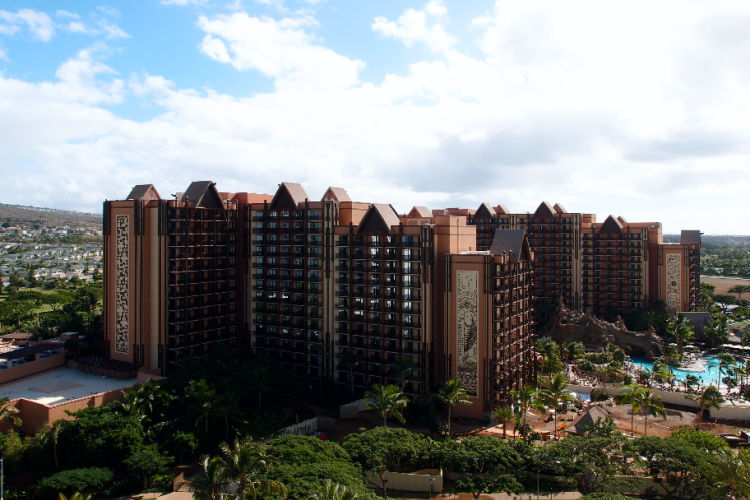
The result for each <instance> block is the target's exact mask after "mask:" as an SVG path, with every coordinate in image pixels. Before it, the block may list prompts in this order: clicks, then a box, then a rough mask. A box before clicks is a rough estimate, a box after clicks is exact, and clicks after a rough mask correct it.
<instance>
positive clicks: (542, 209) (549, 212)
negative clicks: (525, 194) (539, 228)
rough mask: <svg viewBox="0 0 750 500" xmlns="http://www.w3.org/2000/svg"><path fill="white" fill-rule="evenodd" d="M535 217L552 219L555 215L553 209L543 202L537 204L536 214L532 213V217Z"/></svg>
mask: <svg viewBox="0 0 750 500" xmlns="http://www.w3.org/2000/svg"><path fill="white" fill-rule="evenodd" d="M537 215H540V216H547V217H553V216H554V215H555V209H554V208H552V205H550V204H549V203H547V202H546V201H543V202H541V203H540V204H539V207H537V209H536V212H534V217H536V216H537Z"/></svg>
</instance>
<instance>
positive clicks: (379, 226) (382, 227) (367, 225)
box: [359, 203, 401, 234]
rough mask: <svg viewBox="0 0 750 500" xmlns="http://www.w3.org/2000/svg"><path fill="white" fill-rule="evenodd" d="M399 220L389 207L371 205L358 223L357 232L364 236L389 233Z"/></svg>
mask: <svg viewBox="0 0 750 500" xmlns="http://www.w3.org/2000/svg"><path fill="white" fill-rule="evenodd" d="M400 223H401V220H400V219H399V218H398V214H397V213H396V211H395V210H394V209H393V207H392V206H391V205H386V204H385V203H373V204H372V205H370V208H369V210H367V213H366V214H365V215H364V217H362V221H361V222H360V223H359V232H360V233H365V234H377V233H389V232H391V229H392V228H393V226H398V225H399V224H400Z"/></svg>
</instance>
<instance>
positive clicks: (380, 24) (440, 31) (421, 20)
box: [371, 0, 456, 52]
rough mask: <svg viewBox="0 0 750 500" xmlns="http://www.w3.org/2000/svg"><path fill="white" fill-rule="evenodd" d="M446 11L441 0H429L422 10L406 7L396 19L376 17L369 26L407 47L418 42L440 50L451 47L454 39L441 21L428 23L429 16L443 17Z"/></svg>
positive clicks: (431, 48)
mask: <svg viewBox="0 0 750 500" xmlns="http://www.w3.org/2000/svg"><path fill="white" fill-rule="evenodd" d="M447 13H448V9H447V8H446V6H445V3H444V2H443V1H442V0H430V1H429V2H428V3H427V4H426V5H425V6H424V9H423V10H416V9H408V10H407V11H406V12H404V13H403V14H402V15H401V16H399V18H398V20H397V21H389V20H388V19H386V18H385V17H382V16H379V17H376V18H375V20H374V21H373V22H372V25H371V27H372V29H373V30H374V31H376V32H378V33H380V34H382V35H383V36H385V37H386V38H394V39H396V40H401V41H402V42H403V43H404V45H406V46H407V47H410V46H411V45H412V44H413V43H415V42H419V43H424V44H425V45H427V46H428V47H429V48H430V50H432V51H434V52H442V51H445V50H448V49H449V48H451V47H452V46H453V44H454V43H455V41H456V40H455V38H454V37H453V36H452V35H449V34H448V33H447V32H446V31H445V28H444V27H443V25H442V24H441V23H439V22H433V23H432V24H430V19H429V18H434V17H444V16H445V15H446V14H447Z"/></svg>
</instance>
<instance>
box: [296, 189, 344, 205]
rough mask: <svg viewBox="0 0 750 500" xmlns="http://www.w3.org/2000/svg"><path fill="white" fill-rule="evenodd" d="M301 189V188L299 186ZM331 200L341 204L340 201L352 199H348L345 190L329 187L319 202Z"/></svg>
mask: <svg viewBox="0 0 750 500" xmlns="http://www.w3.org/2000/svg"><path fill="white" fill-rule="evenodd" d="M300 187H301V186H300ZM331 198H333V199H334V200H336V201H338V202H341V201H352V199H351V198H350V197H349V193H347V192H346V189H344V188H341V187H333V186H329V187H328V189H326V192H325V194H324V195H323V198H321V200H320V201H326V200H329V199H331Z"/></svg>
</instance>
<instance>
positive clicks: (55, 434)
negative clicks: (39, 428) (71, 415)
mask: <svg viewBox="0 0 750 500" xmlns="http://www.w3.org/2000/svg"><path fill="white" fill-rule="evenodd" d="M63 424H65V420H62V419H60V420H55V421H54V422H52V427H50V429H49V437H50V440H51V441H52V456H53V458H54V459H55V469H57V468H59V467H60V462H59V461H58V459H57V443H58V441H59V440H60V430H61V429H62V427H63Z"/></svg>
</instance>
